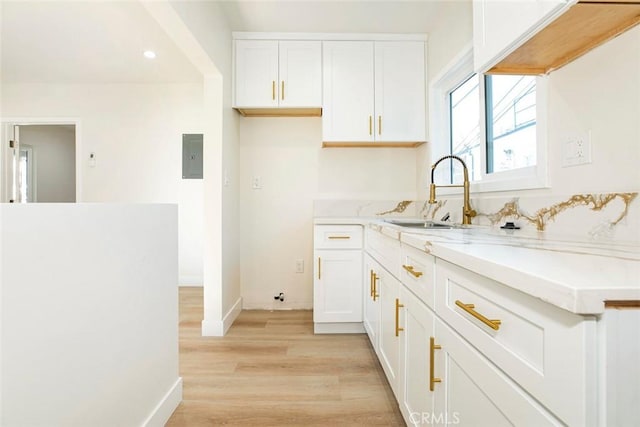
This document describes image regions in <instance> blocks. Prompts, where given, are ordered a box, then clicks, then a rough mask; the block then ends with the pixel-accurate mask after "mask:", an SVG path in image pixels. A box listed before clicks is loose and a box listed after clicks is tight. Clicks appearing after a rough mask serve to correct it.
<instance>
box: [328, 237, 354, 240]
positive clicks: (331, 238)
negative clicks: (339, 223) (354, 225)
mask: <svg viewBox="0 0 640 427" xmlns="http://www.w3.org/2000/svg"><path fill="white" fill-rule="evenodd" d="M350 238H351V236H329V237H328V239H329V240H349V239H350Z"/></svg>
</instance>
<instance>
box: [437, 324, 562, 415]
mask: <svg viewBox="0 0 640 427" xmlns="http://www.w3.org/2000/svg"><path fill="white" fill-rule="evenodd" d="M435 345H436V346H440V348H439V349H435V350H434V354H435V357H434V372H433V377H434V378H437V379H440V382H436V383H435V384H434V386H435V410H434V411H433V412H432V413H431V414H430V415H429V417H434V418H435V419H430V420H429V421H430V424H437V425H444V424H447V425H450V424H459V425H469V426H491V427H500V426H531V427H542V426H559V425H563V424H562V423H561V422H559V421H558V420H557V419H556V418H554V417H553V416H552V415H551V414H550V413H548V412H547V411H546V410H545V409H544V408H542V407H541V406H540V405H539V404H538V403H537V402H536V401H535V400H534V399H532V398H531V397H530V396H529V395H528V394H527V393H525V392H524V391H523V390H522V389H520V387H518V385H516V384H515V383H514V382H513V381H511V380H510V379H509V378H508V377H506V376H505V375H504V373H502V371H500V370H499V369H498V368H496V367H495V365H493V364H492V363H491V362H490V361H489V360H487V359H486V358H484V357H483V356H482V355H480V353H478V351H477V350H476V349H475V348H473V347H472V346H471V345H470V344H468V343H467V342H466V341H465V340H463V339H462V338H461V337H460V336H459V335H458V334H457V333H455V332H454V331H452V330H451V329H450V328H449V327H448V326H447V325H445V324H444V323H443V322H442V321H440V320H439V319H437V320H436V326H435Z"/></svg>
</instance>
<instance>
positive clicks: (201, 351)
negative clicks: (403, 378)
mask: <svg viewBox="0 0 640 427" xmlns="http://www.w3.org/2000/svg"><path fill="white" fill-rule="evenodd" d="M201 321H202V288H180V375H181V376H182V377H183V380H184V393H183V401H182V403H181V404H180V406H179V407H178V409H177V410H176V411H175V413H174V414H173V416H172V417H171V419H170V420H169V422H168V424H167V425H168V426H172V427H175V426H188V427H199V426H219V425H229V426H234V425H235V426H404V425H405V423H404V421H403V419H402V415H401V414H400V411H399V408H398V405H397V403H396V401H395V398H394V397H393V393H392V391H391V388H390V387H389V384H388V383H387V380H386V378H385V376H384V373H383V371H382V368H381V367H380V365H379V364H378V361H377V359H376V356H375V354H374V352H373V349H372V348H371V345H370V344H369V341H368V339H367V337H366V335H364V334H355V335H314V334H313V314H312V312H311V311H274V312H270V311H243V312H242V313H241V314H240V316H239V317H238V319H237V320H236V322H235V323H234V325H233V326H232V327H231V329H230V330H229V333H228V334H227V335H226V336H225V337H221V338H217V337H202V336H201V333H200V327H201V325H200V322H201Z"/></svg>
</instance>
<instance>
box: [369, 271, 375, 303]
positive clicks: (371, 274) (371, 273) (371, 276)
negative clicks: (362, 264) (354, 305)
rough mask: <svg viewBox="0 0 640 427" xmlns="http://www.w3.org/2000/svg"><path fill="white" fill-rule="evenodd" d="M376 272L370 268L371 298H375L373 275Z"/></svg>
mask: <svg viewBox="0 0 640 427" xmlns="http://www.w3.org/2000/svg"><path fill="white" fill-rule="evenodd" d="M374 274H375V273H374V272H373V270H370V272H369V296H370V297H371V298H373V275H374Z"/></svg>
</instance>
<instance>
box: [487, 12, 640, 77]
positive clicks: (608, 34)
mask: <svg viewBox="0 0 640 427" xmlns="http://www.w3.org/2000/svg"><path fill="white" fill-rule="evenodd" d="M639 23H640V1H629V0H627V1H607V0H600V1H596V0H585V1H580V2H578V3H577V4H576V5H574V6H572V7H571V8H570V9H569V10H568V11H567V12H565V13H564V14H562V15H561V16H559V17H558V18H557V19H556V20H554V21H553V22H551V23H550V24H549V25H548V26H546V27H545V28H544V29H543V30H541V31H540V32H539V33H537V34H536V35H535V36H533V37H532V38H531V39H529V40H528V41H527V42H525V43H524V44H523V45H522V46H520V47H519V48H517V49H516V50H515V51H514V52H512V53H511V54H509V55H508V56H507V57H505V58H504V59H503V60H502V61H500V62H499V63H498V64H496V65H495V66H494V67H492V68H491V69H489V71H487V72H486V74H529V75H538V74H547V73H550V72H552V71H554V70H557V69H558V68H560V67H563V66H564V65H566V64H568V63H569V62H571V61H573V60H575V59H577V58H578V57H580V56H582V55H584V54H585V53H587V52H588V51H590V50H592V49H594V48H595V47H597V46H599V45H601V44H603V43H605V42H607V41H608V40H610V39H612V38H614V37H616V36H618V35H620V34H621V33H623V32H625V31H627V30H629V29H630V28H632V27H634V26H636V25H637V24H639Z"/></svg>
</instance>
